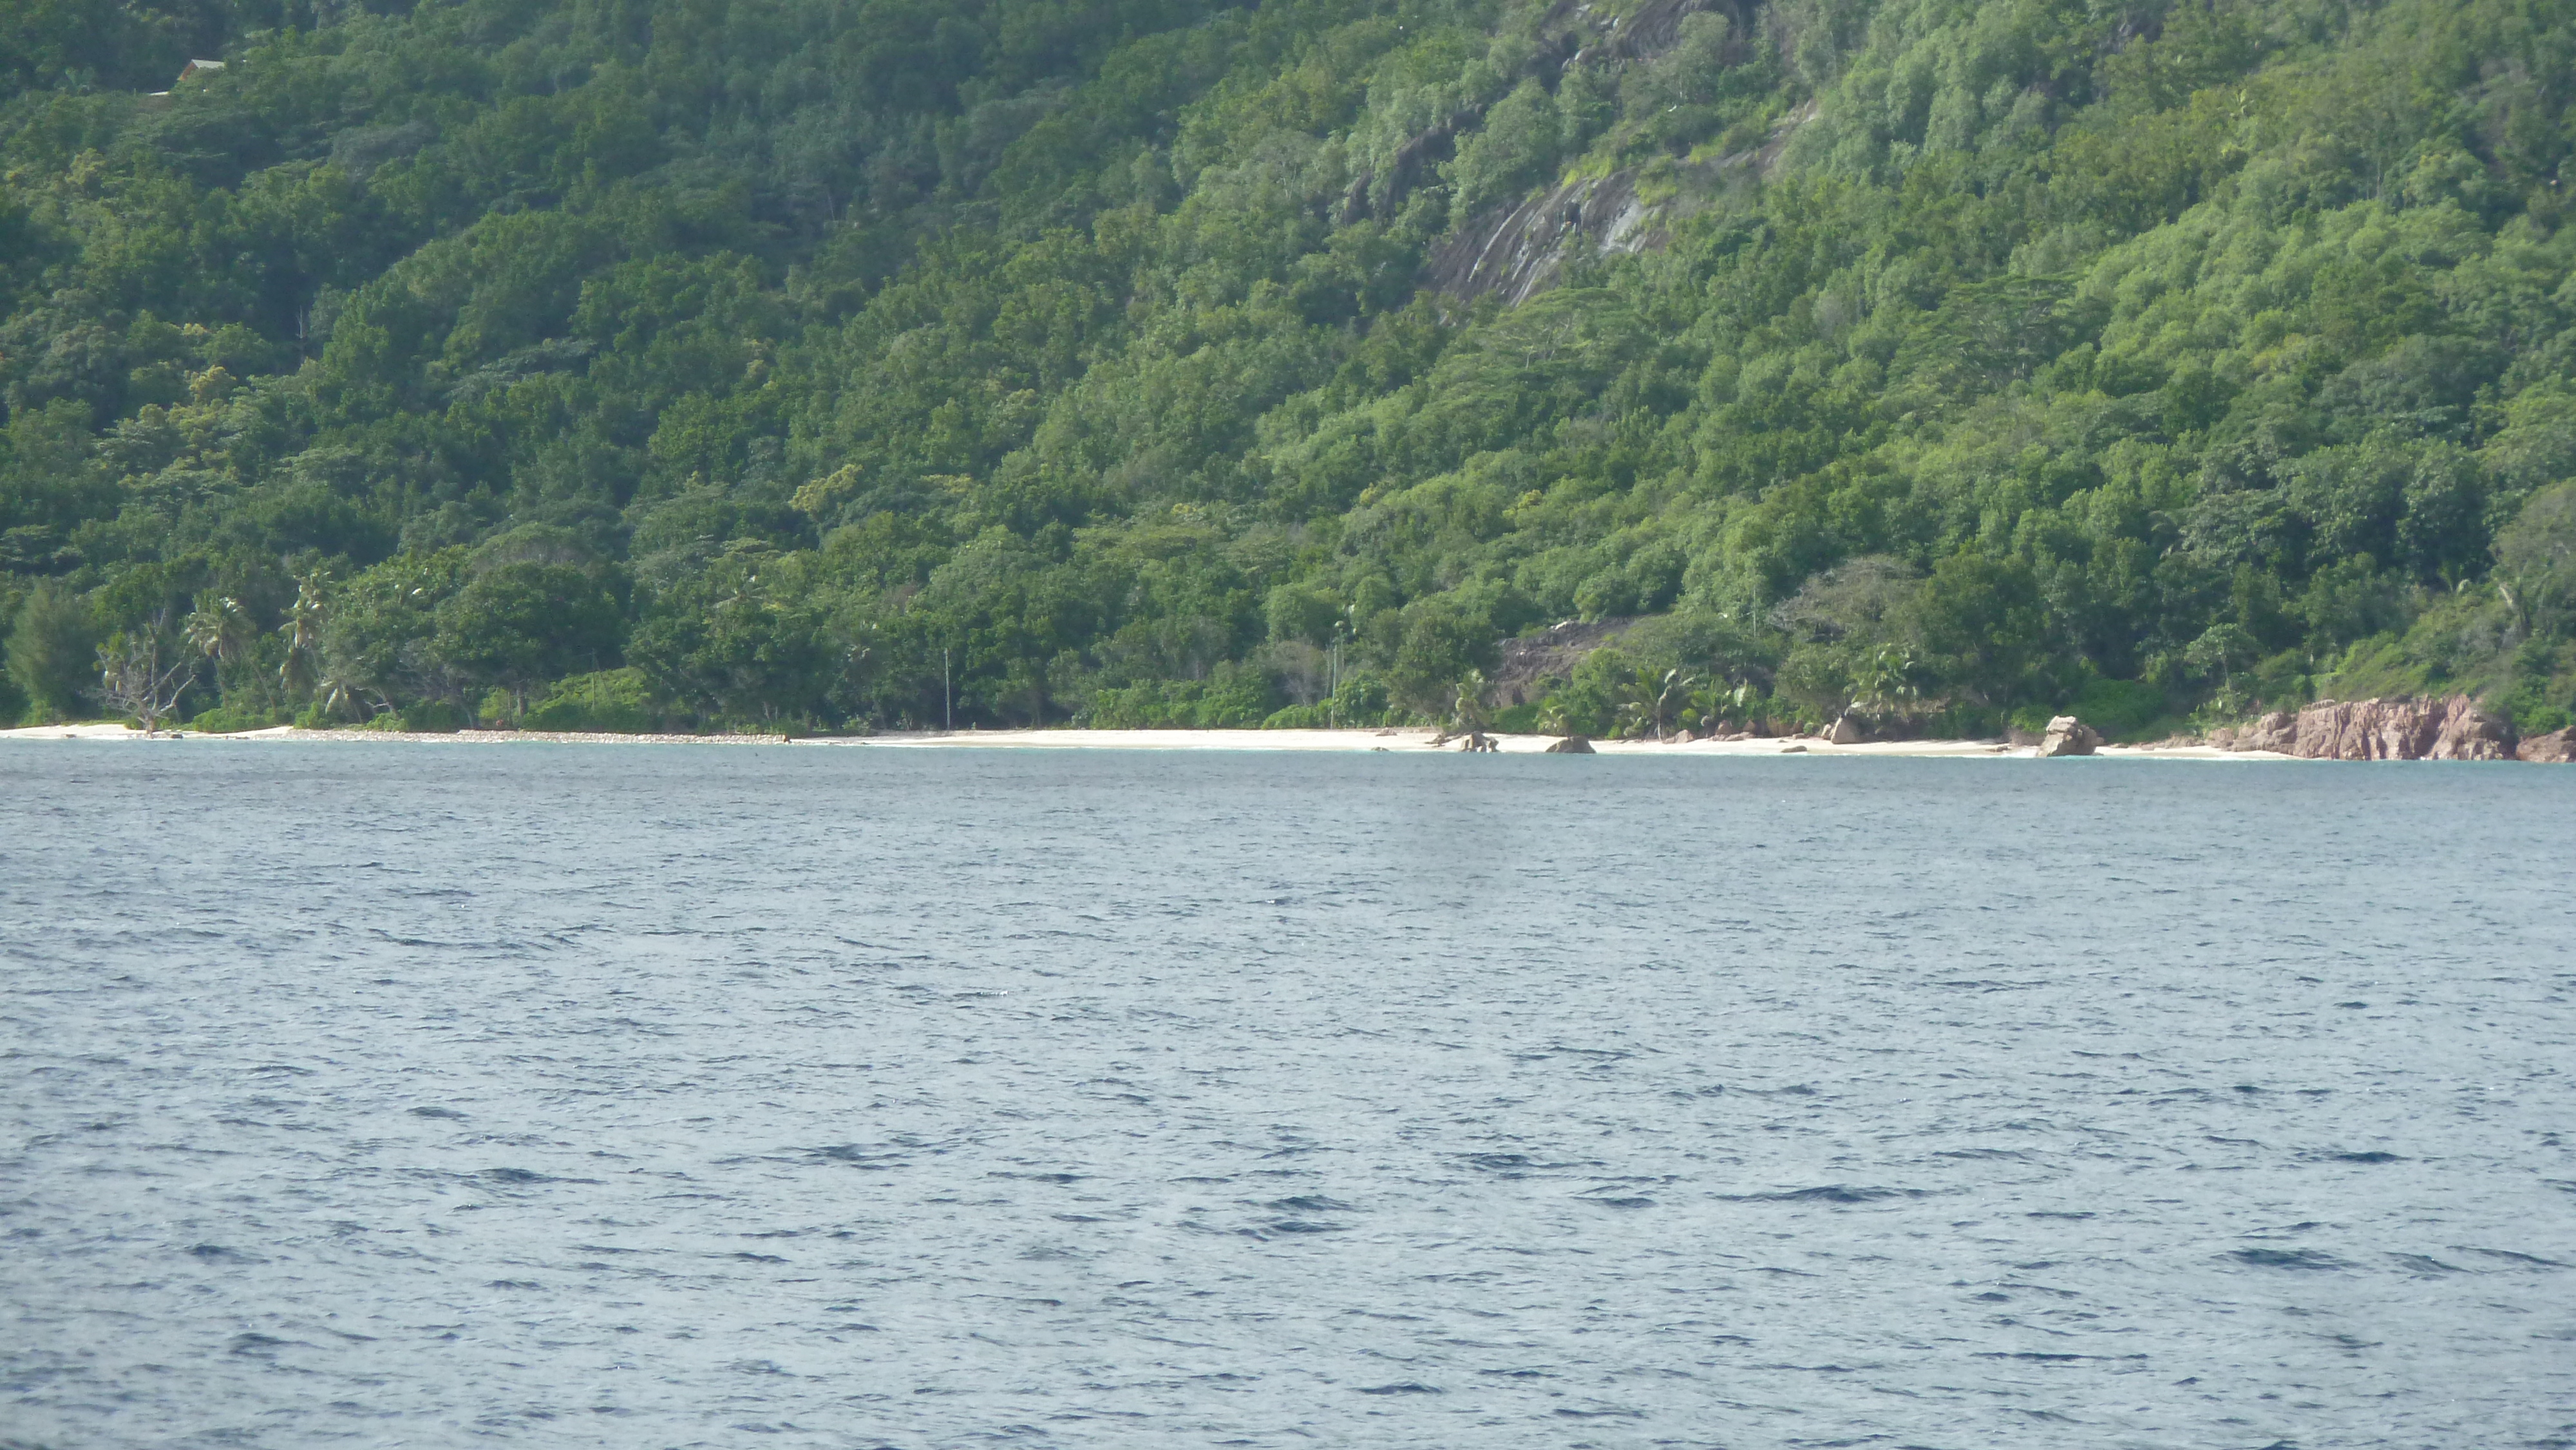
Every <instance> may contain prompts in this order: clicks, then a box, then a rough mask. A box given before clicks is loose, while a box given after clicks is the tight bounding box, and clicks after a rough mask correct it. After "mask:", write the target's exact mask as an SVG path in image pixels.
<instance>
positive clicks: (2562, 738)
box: [2513, 727, 2576, 765]
mask: <svg viewBox="0 0 2576 1450" xmlns="http://www.w3.org/2000/svg"><path fill="white" fill-rule="evenodd" d="M2513 758H2514V759H2516V760H2528V761H2531V762H2534V763H2535V764H2540V765H2576V727H2571V728H2569V729H2566V730H2552V731H2550V732H2549V733H2548V734H2546V735H2534V736H2532V737H2531V738H2530V739H2528V740H2525V741H2524V742H2522V743H2521V744H2520V745H2517V746H2515V747H2514V751H2513Z"/></svg>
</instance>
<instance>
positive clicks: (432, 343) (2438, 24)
mask: <svg viewBox="0 0 2576 1450" xmlns="http://www.w3.org/2000/svg"><path fill="white" fill-rule="evenodd" d="M108 12H112V13H108ZM192 58H197V59H207V60H221V61H223V62H224V63H225V64H224V67H223V68H222V69H220V70H214V71H205V72H201V73H200V74H197V75H194V76H192V77H190V78H189V79H187V80H185V81H183V82H180V83H178V84H177V85H176V86H175V88H173V89H172V92H171V94H170V95H168V96H167V97H160V98H155V97H151V96H148V95H146V94H145V93H146V92H150V91H156V90H160V89H162V88H163V87H169V86H172V78H173V77H175V76H177V75H178V74H179V71H180V68H181V66H182V65H183V64H184V63H185V62H187V61H188V60H190V59H192ZM0 78H4V79H0V85H5V86H6V87H7V99H6V102H5V104H0V317H5V320H0V408H5V433H0V439H4V440H5V441H0V571H5V572H0V620H8V621H13V623H12V625H11V633H10V637H9V662H10V668H9V671H8V680H9V683H8V684H7V685H6V686H0V714H11V715H15V714H22V713H23V714H25V715H26V716H28V717H30V718H52V717H59V716H64V715H83V714H95V713H99V712H101V711H102V710H103V709H104V708H106V707H105V705H104V703H103V702H102V699H101V696H100V667H99V659H100V651H101V648H102V646H104V647H105V648H106V649H107V650H108V652H109V654H110V656H111V657H114V658H122V659H129V660H130V659H133V658H137V657H140V656H141V655H142V654H143V653H145V652H146V650H147V647H155V648H157V649H158V650H159V652H160V655H161V658H162V659H163V660H164V661H168V662H188V664H189V669H190V671H191V672H192V674H193V678H194V681H195V683H194V685H193V688H191V689H190V690H189V692H188V694H187V695H186V697H185V698H184V699H183V700H182V702H181V703H180V707H179V708H180V711H181V713H183V714H187V715H196V714H199V713H201V712H210V713H211V715H212V719H211V720H210V721H209V724H212V725H217V726H223V725H231V726H240V725H248V724H262V723H268V722H269V721H272V720H282V719H289V718H298V717H300V718H303V719H305V720H308V721H320V720H325V719H341V720H360V719H367V718H385V719H388V720H391V719H408V720H409V721H411V722H412V723H413V724H414V725H422V724H428V723H433V722H436V721H441V720H444V721H448V722H451V723H452V722H457V721H462V720H465V719H468V718H482V719H487V720H488V719H496V718H497V719H507V720H524V721H526V722H527V723H531V724H553V725H569V726H585V725H588V726H615V727H635V726H653V725H681V724H724V723H750V722H769V723H787V724H792V725H795V726H797V727H800V728H850V727H865V726H869V725H876V726H898V725H904V724H917V723H935V722H936V721H937V720H938V718H939V716H940V714H941V711H942V709H943V703H942V702H943V684H942V681H943V669H945V670H946V671H947V672H948V675H949V677H950V679H951V681H952V686H951V688H952V689H953V691H954V698H955V701H956V705H955V708H956V711H957V715H958V719H959V722H960V723H961V724H962V723H965V722H967V721H970V720H972V721H980V722H985V723H1024V722H1028V721H1032V720H1043V721H1063V720H1068V719H1071V720H1081V721H1089V722H1092V723H1099V724H1160V723H1199V724H1258V723H1260V722H1262V721H1263V720H1265V719H1270V718H1278V719H1281V720H1283V721H1304V720H1309V719H1322V718H1337V719H1341V720H1345V721H1348V720H1353V719H1360V718H1377V717H1380V716H1382V715H1384V714H1385V713H1386V712H1388V711H1390V710H1392V711H1397V712H1403V711H1408V710H1415V711H1425V712H1434V713H1436V712H1441V711H1444V710H1446V709H1447V708H1448V707H1449V705H1450V704H1451V702H1453V701H1454V700H1455V699H1456V698H1457V691H1458V686H1459V682H1460V681H1461V679H1462V678H1467V677H1469V675H1470V672H1471V671H1475V670H1479V669H1490V668H1492V667H1493V666H1494V665H1495V664H1496V662H1497V658H1498V656H1497V646H1498V642H1500V641H1502V640H1505V639H1508V638H1510V637H1512V636H1515V635H1518V634H1521V633H1524V632H1527V631H1531V630H1534V629H1539V628H1543V627H1545V626H1549V625H1552V624H1555V623H1557V622H1558V621H1561V620H1566V619H1574V618H1584V619H1604V618H1610V619H1625V618H1629V617H1638V616H1643V617H1645V619H1644V622H1643V623H1641V624H1639V625H1638V626H1637V627H1636V628H1634V629H1632V630H1631V631H1630V632H1629V633H1628V634H1627V636H1626V637H1625V640H1624V641H1623V643H1622V645H1621V646H1620V647H1619V648H1618V649H1617V650H1614V651H1611V652H1606V653H1604V654H1602V655H1598V656H1595V657H1594V658H1593V660H1592V661H1591V662H1589V663H1587V664H1586V665H1584V666H1583V667H1582V668H1580V669H1578V670H1576V671H1574V678H1573V679H1572V680H1570V681H1569V682H1567V683H1565V684H1564V685H1563V686H1562V687H1561V688H1558V689H1556V690H1555V692H1554V697H1553V699H1552V700H1551V701H1550V702H1549V704H1550V706H1551V707H1552V710H1553V712H1561V713H1562V714H1563V716H1564V717H1565V719H1566V722H1567V723H1568V724H1569V725H1572V726H1574V727H1577V728H1589V729H1592V730H1596V731H1598V730H1604V729H1608V728H1612V727H1613V726H1614V725H1615V724H1616V723H1617V721H1618V718H1619V711H1620V707H1621V706H1622V705H1623V704H1629V705H1633V706H1642V705H1644V704H1645V703H1646V702H1645V700H1644V698H1643V697H1645V696H1649V695H1653V694H1654V693H1655V692H1656V690H1657V689H1658V688H1659V685H1658V682H1660V681H1662V680H1663V678H1664V676H1663V671H1665V670H1667V669H1669V668H1672V667H1675V666H1679V667H1682V668H1684V669H1685V670H1686V671H1690V672H1694V673H1692V674H1691V675H1687V676H1685V677H1684V678H1683V680H1682V681H1680V687H1682V688H1683V689H1684V691H1685V693H1689V692H1688V690H1687V687H1688V686H1690V685H1692V684H1693V683H1694V682H1696V683H1697V684H1698V688H1697V689H1696V691H1695V698H1693V699H1681V698H1679V697H1676V698H1675V699H1671V700H1665V701H1663V702H1662V703H1661V704H1658V705H1655V706H1654V707H1653V708H1654V709H1655V710H1656V712H1657V713H1661V712H1662V711H1663V710H1664V709H1665V708H1666V707H1670V708H1672V709H1674V710H1679V709H1683V708H1692V709H1697V710H1699V711H1702V712H1707V713H1720V712H1723V713H1727V714H1731V715H1736V716H1760V715H1769V716H1773V717H1776V718H1790V719H1806V720H1816V719H1821V718H1826V717H1830V716H1832V715H1835V714H1838V713H1841V712H1842V711H1844V710H1846V709H1857V710H1858V711H1859V712H1860V713H1861V714H1863V715H1866V716H1870V717H1872V718H1874V719H1876V720H1878V721H1880V722H1881V723H1883V724H1884V725H1886V726H1887V727H1888V728H1891V729H1903V728H1914V729H1943V730H1968V729H1992V728H1994V727H1995V726H1996V725H1997V724H1999V723H2000V721H2001V719H2002V718H2003V717H2004V716H2005V715H2006V714H2008V713H2011V712H2015V711H2038V712H2046V711H2050V710H2054V709H2058V708H2062V707H2064V706H2066V705H2068V704H2069V703H2070V702H2077V701H2082V702H2084V706H2083V708H2084V709H2085V710H2086V711H2087V713H2089V714H2092V715H2095V716H2098V717H2100V718H2102V719H2103V720H2104V721H2105V722H2106V723H2110V724H2113V725H2115V726H2119V727H2125V728H2129V729H2142V728H2148V727H2149V726H2150V725H2151V723H2152V722H2154V721H2155V720H2157V719H2158V718H2159V717H2168V716H2185V715H2190V714H2193V713H2194V712H2198V713H2199V714H2200V715H2201V716H2202V718H2215V717H2217V716H2222V715H2229V714H2234V713H2240V712H2243V711H2245V710H2247V709H2250V708H2252V707H2253V706H2254V705H2255V704H2257V703H2267V702H2271V703H2276V702H2286V701H2291V700H2295V699H2300V698H2305V697H2308V696H2312V695H2316V694H2320V693H2340V694H2342V695H2345V696H2347V697H2348V696H2350V695H2353V694H2357V693H2366V692H2381V691H2395V690H2405V689H2416V688H2426V687H2435V686H2438V687H2441V688H2444V689H2453V688H2457V689H2467V690H2470V691H2472V692H2476V693H2479V694H2482V695H2484V696H2486V697H2487V698H2489V699H2490V700H2492V701H2494V702H2495V703H2497V704H2498V705H2499V706H2501V707H2503V708H2506V709H2508V710H2509V711H2511V713H2513V715H2514V716H2515V718H2516V721H2517V723H2518V724H2520V725H2521V727H2522V728H2523V729H2525V730H2526V731H2530V730H2539V729H2548V728H2554V727H2556V726H2559V725H2563V724H2565V723H2566V722H2567V718H2568V710H2569V708H2570V707H2571V706H2576V649H2572V648H2571V646H2570V637H2571V636H2570V630H2571V628H2576V483H2571V482H2570V480H2571V478H2576V281H2571V277H2576V267H2572V266H2571V264H2576V231H2571V229H2570V228H2569V226H2568V222H2569V221H2570V219H2571V207H2570V199H2569V197H2568V192H2569V191H2570V190H2571V189H2576V177H2571V176H2570V175H2569V174H2568V170H2569V168H2568V165H2567V163H2568V157H2569V155H2570V152H2571V150H2576V116H2571V112H2570V101H2571V90H2576V10H2571V9H2570V8H2569V7H2567V6H2566V5H2564V4H2560V3H2554V0H2389V3H2386V4H2383V5H2378V6H2369V5H2360V4H2344V3H2330V0H2219V3H2216V4H2208V3H2204V0H2171V3H2165V0H2135V3H2130V4H2111V3H2107V0H2098V3H2093V4H2086V3H2082V0H1985V3H1969V0H1769V3H1763V0H1596V3H1594V4H1591V5H1589V6H1584V5H1577V4H1572V3H1546V0H1413V3H1386V0H1272V3H1267V4H1262V5H1258V6H1255V5H1251V4H1242V3H1233V4H1229V3H1218V0H422V3H418V4H413V5H404V4H400V3H387V0H369V3H366V4H360V3H355V0H196V3H186V0H166V3H159V0H127V3H125V4H123V5H122V6H121V7H111V6H108V5H105V4H99V3H73V0H32V3H27V4H20V5H17V6H13V7H10V8H9V10H8V12H7V14H6V15H5V16H0ZM1336 685H1337V686H1338V688H1339V690H1340V696H1339V698H1338V700H1337V701H1334V702H1331V703H1330V704H1326V703H1321V702H1322V697H1323V695H1324V692H1325V691H1327V690H1328V689H1331V688H1334V687H1335V686H1336ZM1281 712H1285V713H1281ZM1632 718H1634V717H1633V716H1632Z"/></svg>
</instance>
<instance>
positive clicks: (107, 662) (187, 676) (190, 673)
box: [98, 621, 197, 736]
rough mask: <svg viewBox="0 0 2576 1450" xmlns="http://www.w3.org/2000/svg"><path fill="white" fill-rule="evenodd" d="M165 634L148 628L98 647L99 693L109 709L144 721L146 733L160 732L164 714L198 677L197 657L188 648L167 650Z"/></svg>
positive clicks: (154, 733)
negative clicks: (190, 653) (164, 641)
mask: <svg viewBox="0 0 2576 1450" xmlns="http://www.w3.org/2000/svg"><path fill="white" fill-rule="evenodd" d="M157 623H158V621H156V624H157ZM162 633H163V631H161V630H160V629H158V628H154V627H146V628H144V629H142V630H139V631H137V632H135V633H133V634H119V635H117V636H116V637H115V638H114V639H111V640H109V641H108V642H107V643H105V644H103V645H100V646H99V647H98V688H99V694H100V695H101V696H102V697H104V698H105V699H106V701H107V703H108V705H109V707H110V708H112V709H116V710H121V711H123V712H125V713H126V714H128V715H131V716H133V717H134V718H135V719H137V720H140V721H142V722H143V733H144V734H145V735H146V736H151V735H157V734H159V733H160V730H161V717H163V716H165V715H167V714H169V713H170V708H171V707H172V706H174V705H176V704H178V703H179V696H180V695H181V694H182V693H183V692H185V691H186V690H187V688H188V686H189V685H190V684H191V683H193V682H194V681H195V679H196V677H197V662H196V660H194V659H192V658H191V657H189V655H188V653H187V651H185V650H178V649H164V648H163V641H162ZM165 656H166V657H168V658H167V662H166V663H165V662H164V659H165Z"/></svg>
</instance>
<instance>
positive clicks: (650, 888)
mask: <svg viewBox="0 0 2576 1450" xmlns="http://www.w3.org/2000/svg"><path fill="white" fill-rule="evenodd" d="M2571 806H2576V771H2558V770H2552V769H2547V768H2541V767H2530V766H2509V765H2508V766H2480V765H2373V766H2353V765H2333V764H2254V763H2224V764H2191V763H2180V762H2154V761H2049V762H2036V761H2015V760H1971V761H1949V760H1860V759H1750V760H1746V759H1736V760H1724V759H1688V760H1658V759H1651V758H1643V759H1641V758H1615V757H1597V758H1589V759H1587V758H1582V757H1550V756H1506V757H1490V756H1487V757H1465V756H1457V755H1442V756H1436V757H1435V756H1428V755H1405V756H1395V755H1366V754H1362V755H1348V756H1316V755H1260V754H1242V755H1199V754H1162V753H1153V754H1141V753H1140V754H1124V753H1077V752H1069V751H1066V752H1057V751H1045V752H1005V751H963V750H960V751H906V750H894V749H886V748H882V747H862V748H837V749H836V748H796V749H717V748H691V747H651V746H646V747H608V746H594V747H556V746H543V745H524V746H506V747H494V746H465V745H460V746H416V747H403V746H387V745H318V744H314V745H261V744H247V743H234V744H226V743H221V742H208V741H191V742H184V743H174V744H169V745H158V746H154V745H121V744H92V745H84V744H41V743H40V744H21V745H16V746H10V747H5V748H0V1443H6V1444H8V1445H11V1446H42V1447H59V1450H73V1447H79V1450H99V1447H124V1446H187V1447H198V1446H206V1447H212V1446H227V1447H279V1450H285V1447H297V1450H301V1447H312V1446H342V1445H349V1446H442V1447H443V1446H475V1445H529V1446H601V1447H619V1450H628V1447H659V1446H782V1447H784V1446H798V1447H802V1446H816V1447H857V1450H869V1447H880V1446H891V1447H903V1450H926V1447H968V1446H1014V1447H1058V1446H1061V1447H1140V1450H1152V1447H1164V1446H1173V1447H1178V1446H1261V1447H1268V1446H1278V1447H1291V1446H1294V1447H1314V1446H1423V1447H1477V1450H1516V1447H1532V1450H1537V1447H1547V1450H1572V1447H1642V1446H1740V1447H1768V1446H1861V1445H1866V1446H1888V1447H1898V1446H1919V1447H1956V1450H2004V1447H2013V1450H2018V1447H2031V1450H2042V1447H2045V1450H2064V1447H2074V1446H2083V1447H2132V1446H2135V1447H2146V1446H2153V1447H2191V1450H2207V1447H2231V1446H2242V1447H2246V1450H2260V1447H2297V1450H2323V1447H2329V1446H2370V1447H2381V1446H2421V1447H2428V1450H2430V1447H2441V1450H2463V1447H2502V1446H2566V1445H2569V1444H2571V1443H2576V1151H2571V1147H2570V1144H2569V1143H2568V1142H2567V1140H2566V1139H2567V1135H2568V1134H2570V1133H2576V1115H2572V1114H2571V1111H2570V1110H2571V1107H2576V1093H2571V1081H2570V1072H2571V1070H2576V1051H2571V1049H2576V1002H2571V995H2576V951H2571V948H2576V903H2572V902H2571V893H2570V891H2569V889H2568V886H2569V876H2568V856H2569V847H2570V844H2571V839H2576V838H2572V837H2571V831H2570V819H2571V812H2570V808H2571Z"/></svg>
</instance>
